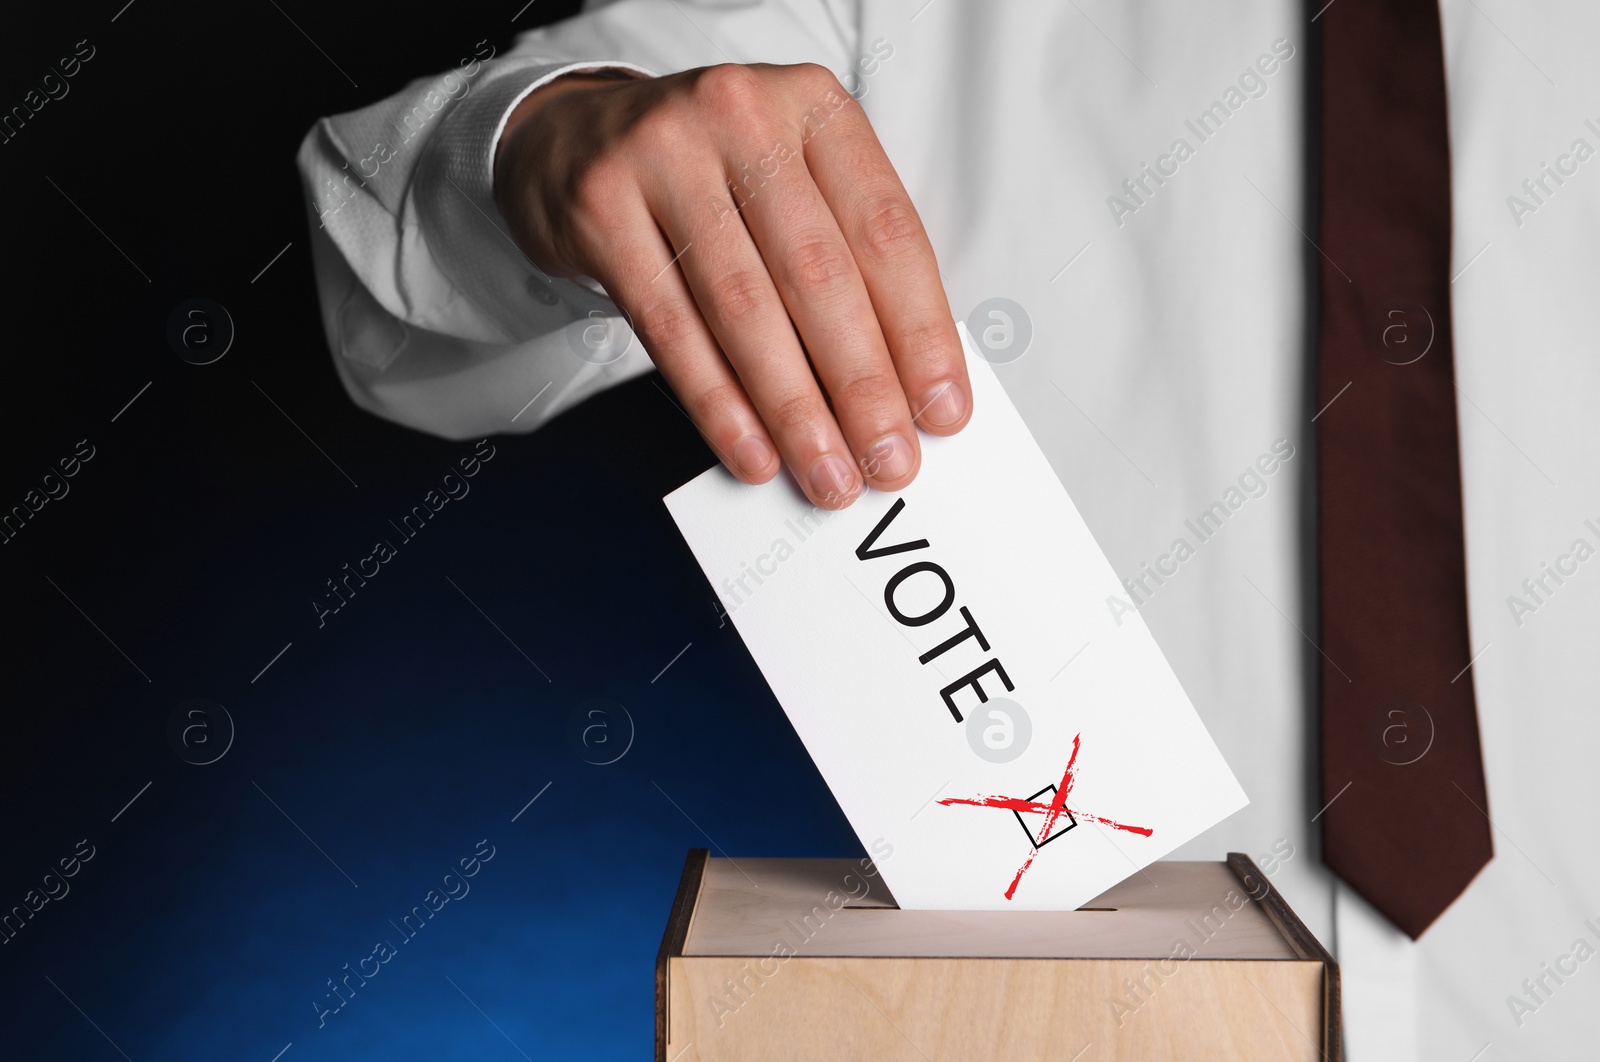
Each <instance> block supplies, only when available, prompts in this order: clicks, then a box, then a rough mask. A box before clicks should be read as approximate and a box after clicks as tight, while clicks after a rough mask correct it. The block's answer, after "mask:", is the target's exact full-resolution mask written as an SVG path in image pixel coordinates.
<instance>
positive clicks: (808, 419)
mask: <svg viewBox="0 0 1600 1062" xmlns="http://www.w3.org/2000/svg"><path fill="white" fill-rule="evenodd" d="M823 413H824V407H823V405H822V403H821V401H820V400H819V399H818V398H817V396H815V395H812V394H807V393H805V392H800V393H798V394H791V395H785V396H783V397H781V398H779V399H778V400H777V401H776V402H775V403H773V405H772V408H771V410H770V411H769V412H768V414H767V416H766V418H765V419H766V421H767V423H768V424H770V425H771V426H772V427H774V428H776V429H777V433H778V434H779V435H789V436H800V435H804V434H805V433H806V432H807V430H808V429H810V428H811V427H812V426H813V425H814V424H816V423H817V422H818V421H820V420H821V419H822V416H823Z"/></svg>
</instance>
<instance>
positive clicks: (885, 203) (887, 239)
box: [861, 196, 922, 260]
mask: <svg viewBox="0 0 1600 1062" xmlns="http://www.w3.org/2000/svg"><path fill="white" fill-rule="evenodd" d="M876 206H877V209H875V210H874V211H873V212H872V214H870V215H869V216H868V217H867V219H866V220H865V221H863V222H862V224H861V242H862V245H863V246H864V247H865V248H866V251H867V253H868V254H869V255H871V256H872V257H873V258H875V259H879V260H890V259H894V258H898V257H900V256H901V255H904V254H909V253H911V252H912V251H914V250H916V249H917V247H918V244H919V243H920V239H919V236H920V234H921V229H922V226H921V224H920V223H919V222H918V220H917V213H916V211H914V210H912V209H911V204H910V203H908V202H906V201H905V200H904V199H901V198H899V197H898V196H896V197H893V198H889V199H886V200H882V201H880V202H879V203H878V204H877V205H876Z"/></svg>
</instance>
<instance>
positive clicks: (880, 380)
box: [831, 369, 902, 414]
mask: <svg viewBox="0 0 1600 1062" xmlns="http://www.w3.org/2000/svg"><path fill="white" fill-rule="evenodd" d="M831 391H832V393H833V403H834V405H835V406H836V407H848V408H850V409H854V410H861V411H874V412H879V413H881V414H889V413H890V412H891V411H892V410H893V409H894V406H895V404H896V402H897V400H899V399H901V397H902V396H901V393H900V381H899V380H897V379H895V378H894V377H893V376H891V375H889V374H888V373H884V372H879V371H877V370H875V369H874V370H869V371H866V372H859V373H855V374H852V375H850V376H847V377H845V378H844V379H843V380H841V381H839V383H838V385H837V386H836V387H833V388H831Z"/></svg>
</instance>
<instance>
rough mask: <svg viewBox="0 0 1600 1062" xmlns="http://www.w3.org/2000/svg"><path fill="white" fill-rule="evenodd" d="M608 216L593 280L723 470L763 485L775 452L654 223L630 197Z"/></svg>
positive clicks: (770, 474) (775, 461)
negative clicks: (624, 317)
mask: <svg viewBox="0 0 1600 1062" xmlns="http://www.w3.org/2000/svg"><path fill="white" fill-rule="evenodd" d="M609 217H610V221H609V222H608V231H606V232H605V233H603V234H595V237H597V238H598V239H599V240H600V241H603V245H604V246H605V247H606V249H607V253H606V261H607V262H608V263H609V266H608V267H607V268H604V269H603V272H604V273H605V275H603V276H596V279H598V280H600V282H601V283H602V284H604V285H605V287H606V290H607V292H609V293H610V294H611V295H612V297H613V298H614V299H615V300H616V301H617V302H618V303H619V304H620V305H622V306H624V307H627V308H628V312H629V316H630V317H631V318H632V322H633V326H634V331H635V332H637V333H638V334H639V337H640V339H642V340H643V341H644V344H645V347H646V348H647V349H648V350H649V352H650V355H651V357H652V358H653V359H654V361H655V363H656V367H657V368H659V369H660V370H661V375H662V376H663V377H665V378H666V381H667V384H668V386H670V387H671V388H672V390H673V391H674V392H675V393H676V394H677V395H678V397H679V399H680V400H681V401H682V402H683V405H684V412H685V413H687V414H688V416H689V419H691V420H692V421H694V423H695V426H696V427H698V428H699V429H700V433H701V434H702V435H704V436H705V439H706V441H707V442H708V443H710V444H711V448H712V449H713V450H715V451H716V452H717V456H718V457H720V458H721V460H722V463H723V464H724V465H726V466H727V468H728V471H730V472H732V473H733V474H734V475H736V476H738V477H739V478H740V479H742V480H744V481H745V482H746V483H765V482H766V481H767V480H769V479H771V478H772V477H773V476H774V475H776V474H777V472H778V469H779V467H781V466H780V463H779V460H778V451H777V449H776V447H775V446H774V445H773V442H772V437H771V436H770V435H769V434H768V432H767V430H766V427H765V426H764V425H763V423H762V418H761V416H760V414H759V413H758V412H757V411H756V408H755V406H754V405H753V404H752V403H751V401H750V398H749V396H748V395H747V394H746V393H745V390H744V387H743V386H742V385H741V384H740V383H739V379H738V377H737V376H736V375H735V374H734V371H733V367H732V366H731V365H730V364H729V363H728V361H727V359H725V358H724V357H723V356H722V351H721V350H720V349H719V347H718V345H717V341H716V339H715V338H714V337H713V336H712V334H711V331H710V329H708V328H707V327H706V323H705V321H704V319H703V318H702V317H701V315H700V311H699V310H698V309H697V308H696V306H695V301H694V297H693V296H692V295H691V293H690V291H689V289H688V287H687V286H686V285H685V283H684V278H683V274H682V273H681V272H679V270H678V269H677V267H676V266H675V265H674V264H673V256H674V252H673V250H672V248H671V247H669V246H668V245H667V243H666V241H665V240H663V239H662V237H661V232H660V230H659V229H658V228H657V226H656V222H655V219H654V218H653V217H652V216H651V215H650V211H649V209H648V208H647V207H646V205H645V203H644V201H643V200H642V199H640V198H637V197H629V198H624V199H623V200H622V201H621V202H619V203H617V204H614V207H613V210H612V211H611V212H610V214H609ZM596 268H600V267H596ZM590 275H595V274H590Z"/></svg>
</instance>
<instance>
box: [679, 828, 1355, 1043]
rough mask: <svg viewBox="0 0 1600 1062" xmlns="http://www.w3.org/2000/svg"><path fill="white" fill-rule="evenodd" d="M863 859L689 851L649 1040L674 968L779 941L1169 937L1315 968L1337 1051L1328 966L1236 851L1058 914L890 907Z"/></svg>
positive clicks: (1191, 947) (1141, 877) (1224, 955)
mask: <svg viewBox="0 0 1600 1062" xmlns="http://www.w3.org/2000/svg"><path fill="white" fill-rule="evenodd" d="M862 863H863V861H861V860H854V859H754V858H751V859H746V858H739V859H737V860H734V859H726V858H715V859H714V858H710V857H709V853H708V852H707V851H706V850H704V849H696V850H693V851H691V852H690V853H689V857H688V860H687V861H686V863H685V866H684V873H683V877H682V879H681V880H680V882H679V888H678V895H677V898H676V900H675V902H674V904H673V909H672V913H671V916H670V917H669V919H668V925H667V930H666V933H665V935H664V937H663V939H662V942H661V950H660V952H659V953H658V956H657V982H658V985H657V988H658V994H657V1002H658V1012H659V1013H658V1026H659V1027H660V1031H661V1033H662V1035H663V1036H664V1035H665V1021H666V1013H665V1009H664V1007H665V1002H664V1000H665V997H666V991H667V984H666V979H667V973H668V965H669V963H670V962H672V961H673V960H684V961H694V960H697V959H714V958H728V957H733V958H738V957H747V956H748V957H765V956H770V955H773V954H775V951H774V949H775V947H776V946H777V945H778V944H780V943H785V944H786V945H787V946H788V947H789V948H790V949H792V951H791V953H792V954H795V955H797V956H800V957H802V958H804V959H815V960H838V959H845V960H854V959H913V960H921V959H930V960H967V959H971V960H980V961H981V960H1006V961H1012V960H1040V961H1044V962H1055V963H1059V962H1073V961H1076V960H1090V961H1101V960H1132V961H1144V960H1163V959H1169V958H1170V957H1172V956H1173V955H1174V949H1175V947H1176V946H1177V944H1178V942H1179V941H1182V942H1184V946H1185V948H1186V949H1187V951H1188V954H1187V955H1185V961H1196V962H1202V963H1205V962H1223V963H1232V962H1238V961H1247V962H1279V961H1282V962H1289V963H1307V962H1310V963H1316V964H1319V965H1320V966H1321V967H1323V969H1324V971H1325V973H1324V976H1323V978H1322V985H1323V988H1322V996H1323V1002H1322V1007H1323V1013H1324V1014H1325V1015H1326V1018H1325V1021H1326V1024H1325V1026H1324V1030H1323V1038H1322V1043H1321V1044H1320V1045H1319V1047H1320V1049H1321V1056H1322V1057H1323V1058H1327V1059H1337V1058H1339V1057H1340V1050H1339V1048H1340V1044H1339V1040H1340V1035H1339V1024H1338V1014H1339V1010H1340V1001H1339V974H1338V966H1337V964H1335V963H1334V961H1333V958H1332V956H1331V955H1330V954H1329V953H1328V952H1327V950H1326V949H1325V948H1323V946H1322V945H1321V944H1320V943H1319V942H1318V941H1317V940H1316V938H1315V937H1313V936H1312V935H1311V934H1310V933H1309V932H1308V931H1307V930H1306V928H1305V926H1304V925H1303V924H1302V923H1301V922H1300V920H1299V918H1298V917H1296V915H1295V914H1294V912H1293V911H1292V910H1291V909H1290V908H1289V906H1288V904H1287V903H1285V902H1284V900H1283V898H1282V897H1281V896H1280V895H1279V894H1278V892H1277V891H1276V890H1275V889H1274V888H1273V887H1272V883H1271V881H1270V880H1269V878H1268V877H1267V875H1265V874H1263V873H1262V872H1261V870H1260V869H1259V868H1258V867H1257V866H1256V865H1255V863H1254V862H1252V861H1251V859H1250V858H1249V857H1248V856H1245V855H1242V854H1239V853H1232V854H1230V855H1229V857H1228V859H1227V861H1226V862H1157V863H1153V864H1151V865H1150V866H1148V867H1146V868H1145V869H1143V870H1141V871H1139V872H1137V873H1135V874H1133V875H1132V876H1131V877H1129V878H1128V879H1127V880H1125V881H1123V882H1122V883H1121V884H1119V885H1116V886H1114V887H1112V888H1111V889H1108V890H1107V891H1106V892H1104V893H1102V894H1101V895H1100V896H1098V897H1096V898H1095V899H1093V900H1091V901H1090V902H1089V903H1087V904H1085V905H1084V906H1083V907H1081V908H1078V909H1077V910H1070V911H906V910H901V909H899V908H898V907H897V906H896V905H895V902H894V898H893V896H892V894H891V893H890V892H889V889H888V887H887V885H885V884H884V882H883V880H882V877H881V876H880V875H878V874H876V873H875V872H874V873H868V871H867V868H864V867H863V865H862ZM868 866H869V867H870V864H868Z"/></svg>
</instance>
